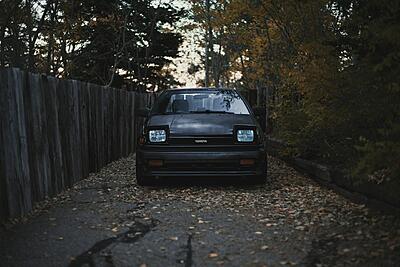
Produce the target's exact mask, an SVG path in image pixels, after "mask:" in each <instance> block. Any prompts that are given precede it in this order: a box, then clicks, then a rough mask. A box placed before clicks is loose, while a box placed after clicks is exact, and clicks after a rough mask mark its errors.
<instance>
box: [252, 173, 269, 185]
mask: <svg viewBox="0 0 400 267" xmlns="http://www.w3.org/2000/svg"><path fill="white" fill-rule="evenodd" d="M266 182H267V175H259V176H256V177H255V179H254V183H255V184H259V185H263V184H265V183H266Z"/></svg>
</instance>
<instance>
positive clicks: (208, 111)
mask: <svg viewBox="0 0 400 267" xmlns="http://www.w3.org/2000/svg"><path fill="white" fill-rule="evenodd" d="M190 113H217V114H235V113H233V112H229V111H224V110H209V109H206V110H196V111H190Z"/></svg>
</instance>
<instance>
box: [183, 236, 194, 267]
mask: <svg viewBox="0 0 400 267" xmlns="http://www.w3.org/2000/svg"><path fill="white" fill-rule="evenodd" d="M192 256H193V251H192V235H191V234H189V236H188V241H187V245H186V260H185V267H191V266H192V264H193V259H192Z"/></svg>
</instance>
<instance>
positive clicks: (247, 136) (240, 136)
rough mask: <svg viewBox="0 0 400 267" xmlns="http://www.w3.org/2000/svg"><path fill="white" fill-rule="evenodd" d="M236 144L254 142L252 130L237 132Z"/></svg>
mask: <svg viewBox="0 0 400 267" xmlns="http://www.w3.org/2000/svg"><path fill="white" fill-rule="evenodd" d="M237 140H238V142H247V143H250V142H253V141H254V131H253V130H238V131H237Z"/></svg>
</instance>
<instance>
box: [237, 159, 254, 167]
mask: <svg viewBox="0 0 400 267" xmlns="http://www.w3.org/2000/svg"><path fill="white" fill-rule="evenodd" d="M254 163H255V160H254V159H241V160H240V165H246V166H248V165H254Z"/></svg>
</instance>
